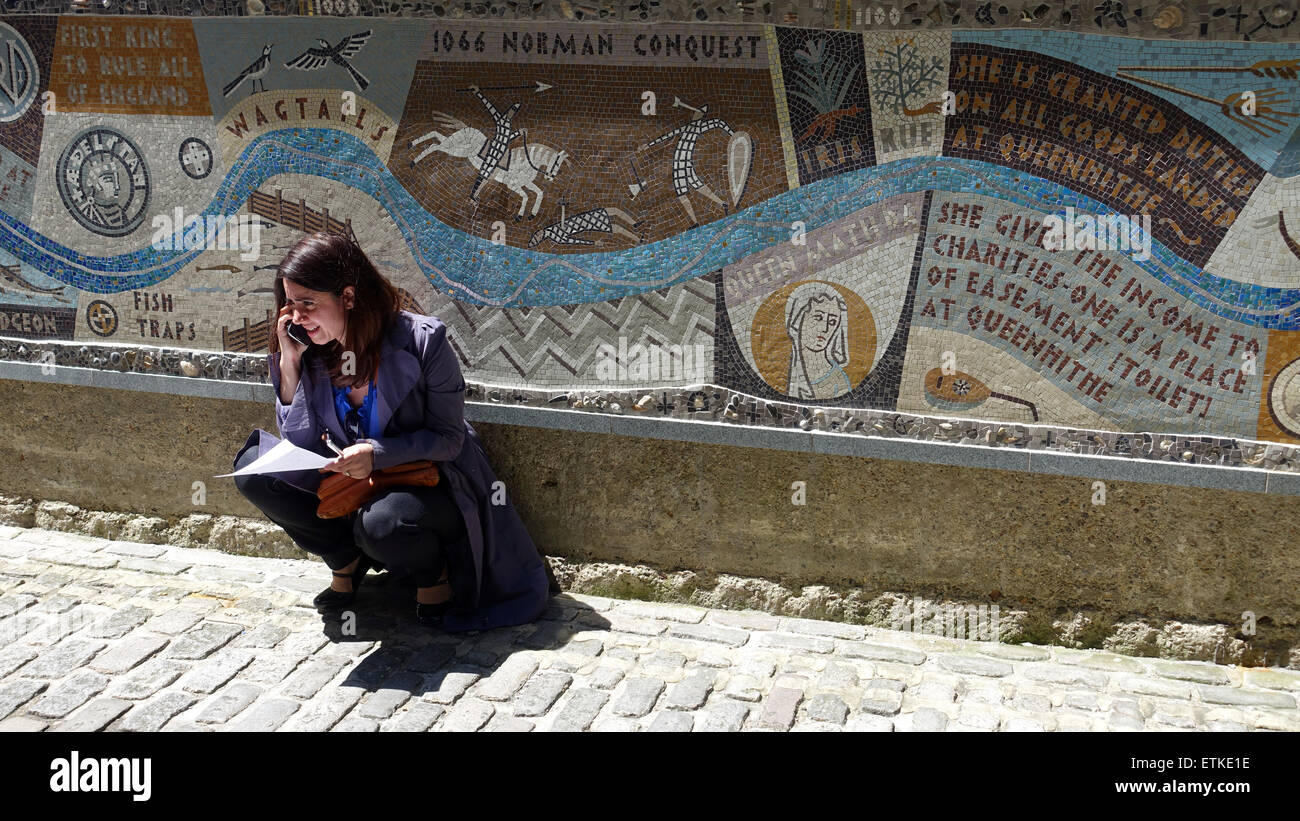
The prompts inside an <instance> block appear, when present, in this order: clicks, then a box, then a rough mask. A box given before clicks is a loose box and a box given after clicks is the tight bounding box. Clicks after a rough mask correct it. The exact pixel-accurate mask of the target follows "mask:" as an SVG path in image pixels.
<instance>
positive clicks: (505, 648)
mask: <svg viewBox="0 0 1300 821" xmlns="http://www.w3.org/2000/svg"><path fill="white" fill-rule="evenodd" d="M321 626H322V633H323V634H324V635H325V636H326V637H328V638H329V640H330V642H332V643H334V644H338V645H346V644H349V643H353V642H377V643H378V646H377V647H375V648H373V649H372V650H370V651H369V653H367V655H366V656H365V657H364V658H362V659H361V660H360V662H358V664H357V665H356V666H355V667H354V668H353V669H352V671H351V672H350V673H349V674H348V676H347V678H346V679H345V680H344V681H342V682H341V684H342V685H345V686H350V687H362V688H364V689H365V690H367V691H370V692H374V691H375V690H379V689H381V688H383V689H399V690H404V691H406V692H409V693H410V694H411V695H412V696H414V697H419V696H421V695H423V694H424V693H428V692H437V691H439V690H442V689H443V688H444V686H447V687H450V688H455V689H463V686H468V684H466V683H465V682H466V680H467V679H473V678H474V677H475V676H479V677H483V678H486V677H487V676H489V675H491V674H492V672H494V671H495V670H496V669H497V668H499V667H500V666H501V665H502V664H504V663H505V661H506V659H508V658H509V657H510V656H511V655H513V654H514V653H517V652H520V651H525V650H531V651H557V650H566V651H568V652H567V653H566V655H570V654H572V655H571V659H573V658H574V657H577V656H589V657H590V658H592V659H594V658H595V657H596V656H598V655H599V654H600V653H601V650H602V648H603V642H601V641H599V640H596V639H595V638H594V637H593V638H592V639H585V640H584V639H583V637H582V634H583V633H584V632H594V631H607V630H609V629H610V622H609V621H608V620H607V619H605V617H603V616H602V615H600V613H599V612H597V611H596V610H593V609H592V608H590V607H588V606H586V605H584V604H582V603H580V602H577V601H575V600H572V599H564V600H562V603H561V602H557V601H556V600H555V599H554V598H552V599H551V602H550V603H549V604H548V605H547V607H546V609H545V610H544V611H543V612H542V614H541V616H539V617H538V619H537V621H535V622H532V623H529V624H521V625H516V626H513V627H498V628H495V629H493V630H470V631H465V632H455V633H451V632H446V631H444V630H442V629H441V628H436V627H425V626H423V625H421V624H420V623H419V622H417V621H416V620H415V584H414V582H413V581H411V580H410V578H409V577H406V576H400V575H394V574H393V573H391V572H384V573H381V574H378V575H375V574H371V575H369V576H367V577H366V580H365V582H364V583H363V584H362V585H361V587H360V589H359V590H358V592H357V596H356V598H355V599H354V600H353V602H352V604H351V605H350V606H349V607H348V608H347V609H346V610H344V611H342V612H340V613H330V614H321ZM324 649H325V648H322V650H324ZM577 666H579V665H576V664H569V665H566V663H565V661H563V660H561V661H560V663H559V665H558V666H556V669H566V670H569V671H570V672H571V671H572V669H577ZM570 667H571V668H572V669H569V668H570ZM449 695H451V697H453V698H454V697H455V696H456V695H459V693H451V694H449Z"/></svg>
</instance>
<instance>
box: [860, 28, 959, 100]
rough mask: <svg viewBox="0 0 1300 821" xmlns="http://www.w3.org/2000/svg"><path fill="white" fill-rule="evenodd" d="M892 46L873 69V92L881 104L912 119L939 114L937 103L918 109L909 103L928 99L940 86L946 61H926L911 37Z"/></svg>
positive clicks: (882, 54) (895, 39)
mask: <svg viewBox="0 0 1300 821" xmlns="http://www.w3.org/2000/svg"><path fill="white" fill-rule="evenodd" d="M891 45H892V46H893V48H892V49H889V48H882V49H880V50H879V51H877V54H879V55H880V57H881V59H879V60H877V61H876V62H875V65H874V66H873V67H872V69H871V76H872V78H873V80H874V82H873V84H872V88H873V90H874V91H875V92H876V95H877V98H878V99H879V101H880V102H881V104H883V105H886V106H889V107H890V108H892V109H894V110H895V111H901V112H902V113H903V114H906V115H907V116H909V117H915V116H917V115H919V114H925V113H931V112H937V111H938V110H939V103H938V102H935V101H931V102H928V103H926V104H925V105H922V106H921V107H920V108H915V109H913V108H911V107H910V106H909V103H911V102H912V101H913V100H916V99H918V98H924V96H925V95H927V94H928V93H929V92H930V91H932V90H933V89H934V88H935V87H936V86H938V85H939V83H940V81H941V79H942V75H943V73H944V67H943V59H942V58H941V57H937V56H936V57H931V58H929V59H928V60H927V59H926V58H924V57H922V56H921V53H920V51H919V50H918V49H917V47H916V40H915V39H913V38H911V37H906V38H904V37H895V38H894V42H893V43H892V44H891Z"/></svg>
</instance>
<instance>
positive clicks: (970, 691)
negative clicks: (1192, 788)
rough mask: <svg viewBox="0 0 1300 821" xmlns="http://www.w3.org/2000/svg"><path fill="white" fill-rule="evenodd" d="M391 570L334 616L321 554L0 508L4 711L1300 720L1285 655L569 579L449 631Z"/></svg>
mask: <svg viewBox="0 0 1300 821" xmlns="http://www.w3.org/2000/svg"><path fill="white" fill-rule="evenodd" d="M387 579H388V577H387V574H384V575H375V574H372V575H371V576H370V577H369V578H368V579H367V582H366V584H365V585H364V586H363V587H362V589H361V593H360V594H359V595H358V597H357V601H356V603H355V610H356V613H357V618H356V630H355V633H356V634H355V635H344V634H343V632H342V630H341V625H340V623H339V622H338V621H337V620H330V621H327V620H325V619H323V618H322V617H321V616H320V615H319V614H317V613H316V611H315V610H314V609H312V607H311V599H312V598H313V597H314V596H315V594H316V593H318V592H319V591H320V590H322V589H324V588H325V587H326V586H327V585H328V580H329V572H328V569H327V568H326V567H325V565H324V564H323V563H321V562H319V561H316V560H310V561H308V560H301V561H299V560H284V559H258V558H248V557H242V556H232V555H229V554H225V553H221V552H217V551H210V550H197V549H191V548H174V547H168V546H165V545H151V544H137V543H133V542H123V541H111V540H108V539H94V538H87V537H84V536H78V535H72V534H66V533H60V532H55V531H46V530H36V529H32V530H28V529H23V528H16V527H6V526H0V729H3V730H30V731H40V730H51V731H61V730H73V731H94V730H110V731H112V730H123V731H156V730H181V731H208V730H229V729H234V730H280V731H293V730H339V731H348V730H354V731H373V730H415V731H424V730H453V731H475V730H488V731H530V730H532V731H546V730H566V731H576V730H596V731H601V730H614V731H620V730H623V731H627V730H649V731H665V730H666V731H687V730H695V731H708V730H721V731H734V730H768V729H770V730H832V731H835V730H866V731H880V732H889V731H939V730H943V731H963V730H974V731H992V730H1028V731H1040V730H1049V731H1050V730H1058V731H1060V730H1143V729H1145V730H1236V731H1242V730H1300V711H1297V708H1296V699H1297V698H1298V697H1300V672H1295V671H1289V670H1278V669H1269V670H1264V669H1244V668H1240V667H1225V666H1216V665H1213V664H1209V663H1201V662H1172V661H1161V660H1156V659H1137V658H1132V657H1127V656H1116V655H1114V654H1110V653H1105V652H1101V651H1079V650H1067V649H1062V648H1055V647H1033V646H1029V645H1000V644H994V643H988V642H975V641H957V640H948V639H942V638H938V637H934V636H926V635H918V634H910V633H902V632H895V631H890V630H882V629H875V628H867V627H860V626H855V625H848V624H841V623H838V622H824V621H810V620H802V619H792V618H781V617H776V616H772V615H768V614H765V613H756V612H738V611H727V610H708V609H704V608H699V607H688V606H682V605H668V604H653V603H645V602H633V601H622V600H617V599H606V598H600V597H596V596H581V595H567V594H566V595H561V596H557V597H555V598H554V599H553V600H552V604H551V607H550V608H549V609H548V610H547V611H546V613H545V614H544V615H543V617H542V618H541V619H540V620H539V621H537V622H535V623H533V624H529V625H524V626H520V627H515V628H505V629H499V630H491V631H484V632H480V633H469V634H456V635H452V634H445V633H441V632H438V631H433V630H428V629H425V628H422V627H420V626H419V625H418V624H417V623H415V621H414V619H413V616H412V611H413V610H414V604H413V603H412V602H413V589H411V588H409V587H402V586H400V585H399V584H398V583H397V582H396V581H393V582H392V583H391V584H385V583H384V582H386V581H387ZM389 588H392V590H390V589H389Z"/></svg>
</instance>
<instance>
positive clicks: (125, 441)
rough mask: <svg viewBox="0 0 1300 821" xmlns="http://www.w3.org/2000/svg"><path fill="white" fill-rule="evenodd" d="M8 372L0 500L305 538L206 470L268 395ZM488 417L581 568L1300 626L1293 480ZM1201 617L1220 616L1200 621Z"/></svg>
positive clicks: (775, 595)
mask: <svg viewBox="0 0 1300 821" xmlns="http://www.w3.org/2000/svg"><path fill="white" fill-rule="evenodd" d="M0 385H2V386H3V388H4V393H5V397H6V398H5V401H4V403H3V406H4V409H5V413H4V414H3V416H2V417H0V462H3V464H5V465H7V466H8V469H7V470H5V471H4V472H2V473H0V495H2V496H5V497H11V498H14V499H27V498H34V499H38V500H58V501H63V502H68V503H71V504H72V505H76V506H77V507H79V508H83V509H85V510H86V511H103V512H110V513H111V512H117V513H126V514H130V515H127V516H117V517H114V516H106V515H99V514H96V515H89V514H84V515H82V516H80V517H78V518H77V519H76V520H72V519H67V520H62V521H61V523H60V520H59V519H58V517H57V516H56V517H53V518H50V517H48V516H47V517H46V518H43V519H41V520H40V521H41V522H54V524H53V525H52V526H58V527H66V528H69V529H80V530H87V531H88V532H96V533H98V535H105V536H119V535H120V536H123V537H130V538H141V539H142V540H145V541H174V542H182V543H183V542H185V541H186V540H188V541H189V542H190V543H193V544H196V545H203V546H215V547H220V548H223V549H227V550H234V551H238V552H246V553H256V554H262V555H284V556H289V555H298V556H302V555H305V554H302V553H301V552H300V551H298V550H297V549H296V548H295V547H294V546H293V545H292V543H291V542H289V541H288V539H287V537H285V535H284V534H283V532H282V531H280V530H279V529H278V528H275V527H274V526H273V525H271V524H270V523H269V522H267V521H266V520H265V519H264V518H263V517H261V515H260V513H259V512H258V511H257V510H256V509H255V508H252V507H251V506H250V505H249V504H248V503H247V502H246V500H244V499H243V497H241V496H239V494H238V493H237V492H236V491H235V488H234V485H233V482H232V481H231V480H229V479H213V478H211V477H212V476H213V475H214V474H218V473H224V472H228V471H229V469H230V461H231V459H232V458H233V456H234V452H235V450H236V449H237V448H238V446H239V445H240V444H242V442H243V441H244V438H245V437H246V436H247V434H248V432H249V430H251V429H252V428H255V427H263V428H266V429H268V430H272V431H274V418H273V414H272V410H271V408H270V406H269V405H267V404H263V403H254V402H239V401H223V400H215V399H204V398H191V397H177V396H171V395H165V394H157V393H147V392H138V391H118V390H106V389H95V388H84V387H77V386H72V385H60V384H46V383H35V382H22V381H14V380H4V381H3V382H0ZM476 428H477V429H478V430H479V431H480V434H481V436H482V439H483V441H484V444H485V446H486V447H487V449H488V452H489V455H490V457H491V459H492V463H493V465H494V467H495V468H496V470H497V473H498V475H499V477H500V478H501V479H502V480H503V481H504V482H506V485H507V488H508V492H509V493H510V494H511V496H512V498H513V500H514V502H515V504H516V505H517V506H518V508H519V511H520V514H521V515H522V516H523V518H524V520H525V522H526V524H527V525H528V527H529V530H530V532H531V533H532V534H533V537H534V539H535V540H536V541H537V543H538V545H539V546H540V547H541V549H542V550H543V552H544V553H546V554H547V555H548V556H550V557H553V558H554V559H556V560H557V561H556V562H555V564H556V567H557V572H558V573H559V574H560V575H561V577H562V580H564V581H566V585H567V586H569V587H574V588H581V589H586V590H591V591H596V590H600V591H601V592H607V593H615V594H617V593H620V592H622V593H626V594H635V595H649V596H656V597H664V598H694V600H697V601H705V600H707V601H711V602H718V603H724V604H731V605H735V606H747V607H759V608H769V609H778V610H780V609H785V610H787V611H788V610H791V609H793V610H794V611H795V612H799V611H801V610H802V611H803V612H816V613H818V614H825V615H830V616H835V617H840V618H846V619H851V620H855V621H862V620H879V618H880V617H881V616H882V613H881V608H882V607H884V604H882V602H888V601H889V596H890V594H896V595H897V596H903V597H906V596H907V595H908V594H911V595H922V596H926V597H928V598H932V599H933V598H944V597H947V598H951V599H955V600H962V601H970V602H982V603H990V602H997V603H999V605H1000V606H1001V607H1003V608H1004V609H1005V611H1006V612H1007V613H1009V614H1011V613H1016V614H1019V615H1017V616H1016V619H1018V621H1016V622H1015V623H1016V625H1017V627H1018V629H1019V630H1020V633H1019V637H1020V638H1024V639H1032V640H1036V641H1063V642H1067V643H1076V644H1077V643H1082V644H1090V645H1092V646H1102V645H1104V646H1111V647H1114V648H1115V649H1117V650H1124V651H1129V652H1137V653H1149V654H1162V655H1179V654H1181V655H1189V654H1190V655H1194V656H1201V657H1207V658H1208V657H1210V656H1211V654H1213V653H1216V652H1217V653H1219V654H1220V660H1223V659H1224V658H1227V657H1229V654H1231V655H1232V656H1233V657H1235V658H1238V659H1244V658H1248V657H1254V658H1258V656H1257V655H1253V656H1252V655H1251V654H1253V653H1258V652H1262V651H1263V650H1264V649H1270V650H1271V651H1272V653H1273V655H1272V661H1273V663H1276V661H1277V659H1278V658H1279V657H1280V655H1281V652H1282V650H1283V648H1285V647H1286V646H1289V645H1290V644H1293V643H1294V642H1295V640H1296V638H1297V636H1300V608H1298V607H1297V602H1296V598H1295V590H1296V580H1297V579H1300V552H1297V551H1296V550H1295V549H1294V545H1295V544H1296V539H1297V530H1298V526H1297V523H1296V520H1295V518H1294V516H1293V510H1294V504H1295V503H1294V500H1293V499H1292V497H1290V496H1283V495H1265V494H1260V493H1247V492H1239V491H1225V490H1221V489H1208V488H1194V487H1173V486H1165V485H1156V484H1144V483H1135V482H1117V481H1109V482H1107V483H1106V503H1105V504H1104V505H1094V504H1093V498H1094V493H1095V491H1094V486H1093V480H1091V479H1089V478H1084V477H1064V476H1047V475H1042V474H1032V473H1024V472H1013V471H1002V470H986V469H979V468H971V467H960V466H952V465H935V464H918V463H913V462H904V461H895V460H886V459H864V458H856V457H848V456H834V455H826V454H815V453H799V452H791V451H785V450H774V449H765V448H750V447H733V446H724V445H714V444H705V443H692V442H680V441H665V440H660V439H651V438H636V437H627V436H612V435H600V434H591V433H585V432H575V431H564V430H547V429H542V428H536V427H518V426H511V425H500V424H490V423H480V424H478V425H476ZM196 480H200V481H204V482H205V483H206V505H205V506H202V507H199V506H195V505H194V504H193V503H192V495H193V492H194V491H193V489H192V483H193V482H194V481H196ZM794 482H804V483H806V485H805V489H806V503H805V504H803V505H796V504H793V503H792V494H793V493H794V491H793V490H792V483H794ZM34 509H35V508H33V507H32V506H31V505H27V506H24V505H22V504H10V505H8V506H7V507H4V508H0V510H4V511H5V518H7V520H8V521H10V522H13V523H18V524H28V525H31V524H33V523H37V519H36V518H34V517H33V516H32V511H33V510H34ZM196 516H197V518H196ZM207 516H213V517H217V518H215V519H212V520H207V519H206V517H207ZM149 517H153V518H152V519H150V518H149ZM231 517H234V518H231ZM606 565H611V566H613V569H611V568H610V567H607V566H606ZM638 565H641V566H644V567H643V568H641V569H639V570H638V569H635V568H633V569H629V568H628V566H638ZM646 568H649V570H647V569H646ZM733 576H734V577H739V579H740V580H743V581H740V580H737V579H735V578H730V577H733ZM808 585H820V586H825V587H826V590H817V591H814V592H813V593H809V591H808V590H803V591H802V594H803V595H804V596H805V599H803V600H800V601H796V599H798V597H799V596H800V595H801V593H800V591H801V588H804V587H805V586H808ZM808 596H812V598H813V599H816V600H817V601H816V602H811V600H810V599H808V598H807V597H808ZM810 602H811V603H810ZM810 608H811V610H810ZM1243 611H1252V612H1253V613H1255V614H1256V615H1257V618H1258V620H1259V630H1260V632H1259V635H1258V636H1256V637H1254V638H1253V639H1251V640H1249V641H1246V640H1245V639H1248V638H1249V637H1247V636H1243V635H1241V634H1239V632H1238V631H1239V628H1240V625H1241V622H1242V618H1241V614H1242V613H1243ZM1211 622H1217V623H1220V625H1221V626H1220V627H1217V628H1210V627H1204V626H1202V627H1193V626H1189V624H1188V623H1211ZM1216 645H1218V649H1217V650H1216Z"/></svg>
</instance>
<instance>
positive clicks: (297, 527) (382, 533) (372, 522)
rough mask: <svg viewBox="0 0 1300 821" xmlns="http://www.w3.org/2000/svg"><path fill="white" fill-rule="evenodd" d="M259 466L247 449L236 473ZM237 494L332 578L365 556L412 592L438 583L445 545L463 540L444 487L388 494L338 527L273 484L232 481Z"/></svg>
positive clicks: (270, 478) (264, 479) (304, 499)
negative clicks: (401, 578)
mask: <svg viewBox="0 0 1300 821" xmlns="http://www.w3.org/2000/svg"><path fill="white" fill-rule="evenodd" d="M256 458H257V448H255V447H249V448H247V450H245V452H244V453H241V454H240V455H239V458H238V459H237V460H236V461H235V469H236V470H238V469H240V468H242V467H244V466H246V465H247V464H249V463H250V462H252V461H253V460H255V459H256ZM235 487H237V488H238V489H239V492H240V493H242V494H243V495H244V498H246V499H248V501H249V502H251V503H252V504H254V505H255V506H257V508H258V509H259V510H261V511H262V513H263V514H265V516H266V518H268V519H270V520H271V521H273V522H275V523H276V524H277V525H279V526H280V527H282V528H284V531H285V533H288V534H289V537H290V538H291V539H293V540H294V542H296V543H297V544H298V546H299V547H301V548H302V549H303V550H306V551H307V552H309V553H314V554H316V555H317V556H320V557H321V558H322V559H324V561H325V564H326V565H328V566H329V568H330V569H331V570H340V569H342V568H344V567H347V566H348V565H349V564H351V563H352V561H353V560H354V559H356V558H357V557H359V556H360V555H361V554H362V553H365V554H366V555H367V556H370V557H371V558H372V559H376V560H378V561H380V562H383V564H384V566H385V567H387V568H389V569H392V568H396V567H400V568H404V569H406V570H408V571H409V572H410V573H411V576H412V577H413V578H414V580H415V584H416V586H417V587H430V586H432V585H434V584H437V583H438V580H439V578H441V576H442V573H443V571H444V569H446V567H447V555H446V551H445V550H443V545H444V544H449V543H451V542H454V541H456V540H458V539H460V538H461V537H462V536H464V535H465V519H464V517H463V516H462V515H461V513H460V508H458V507H457V506H456V502H455V500H454V499H453V498H452V496H451V489H450V488H449V487H448V485H447V481H446V479H443V480H442V481H439V482H438V484H436V485H434V486H433V487H423V486H402V487H394V488H389V489H387V490H384V491H380V492H379V493H377V494H375V497H374V498H373V499H371V500H370V501H369V502H367V503H365V504H364V505H362V506H361V507H360V508H358V509H357V510H356V511H355V512H353V513H350V514H348V515H347V516H340V517H339V518H337V519H322V518H320V517H319V516H317V515H316V507H317V505H318V504H319V502H320V500H319V499H318V498H317V497H316V494H315V493H308V492H307V491H305V490H300V489H299V488H296V487H294V486H293V485H290V484H287V483H286V482H284V481H283V480H281V479H278V478H276V477H275V474H267V473H263V474H258V475H254V476H236V477H235Z"/></svg>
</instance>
